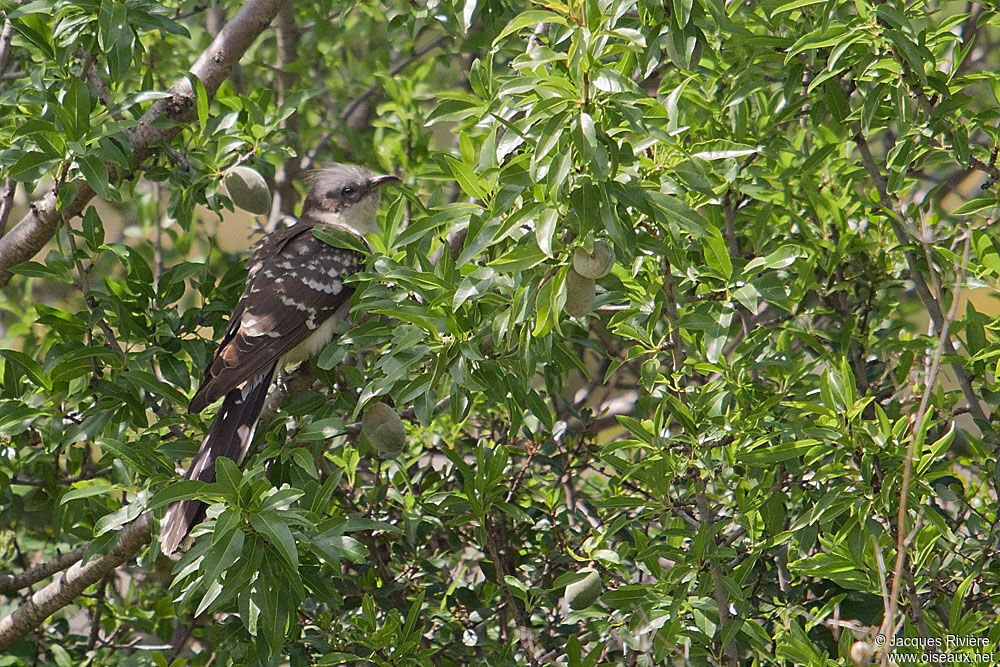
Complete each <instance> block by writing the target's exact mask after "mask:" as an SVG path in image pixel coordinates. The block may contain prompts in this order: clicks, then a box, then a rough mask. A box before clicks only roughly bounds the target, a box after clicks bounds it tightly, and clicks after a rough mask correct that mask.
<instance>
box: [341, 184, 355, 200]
mask: <svg viewBox="0 0 1000 667" xmlns="http://www.w3.org/2000/svg"><path fill="white" fill-rule="evenodd" d="M340 194H342V195H343V196H345V197H350V196H351V195H353V194H354V188H352V187H351V186H350V185H348V186H347V187H345V188H344V189H343V190H341V191H340Z"/></svg>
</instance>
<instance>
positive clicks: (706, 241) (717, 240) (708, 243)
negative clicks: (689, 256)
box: [701, 230, 733, 279]
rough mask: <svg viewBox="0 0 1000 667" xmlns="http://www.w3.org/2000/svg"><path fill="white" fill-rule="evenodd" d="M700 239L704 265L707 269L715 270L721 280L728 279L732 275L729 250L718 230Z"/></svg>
mask: <svg viewBox="0 0 1000 667" xmlns="http://www.w3.org/2000/svg"><path fill="white" fill-rule="evenodd" d="M712 231H713V233H711V234H709V235H708V236H705V237H704V238H703V239H702V247H701V250H702V253H703V254H704V256H705V263H706V264H707V265H708V266H709V268H712V269H715V270H716V271H718V272H719V274H721V275H722V277H723V278H726V279H728V278H730V277H731V276H732V274H733V261H732V259H731V258H730V257H729V249H728V248H727V247H726V241H725V239H723V238H722V234H721V233H719V231H718V230H712Z"/></svg>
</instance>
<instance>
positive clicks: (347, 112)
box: [299, 35, 451, 171]
mask: <svg viewBox="0 0 1000 667" xmlns="http://www.w3.org/2000/svg"><path fill="white" fill-rule="evenodd" d="M450 39H451V37H450V36H448V35H442V36H440V37H438V38H437V39H435V40H434V41H432V42H430V43H429V44H426V45H425V46H422V47H420V48H419V49H414V50H413V53H411V54H410V55H409V56H407V57H406V58H403V59H402V60H400V61H399V62H398V63H396V64H395V65H393V66H392V68H390V70H389V73H388V76H390V77H393V76H396V75H397V74H399V73H400V72H402V71H403V70H404V69H406V68H407V67H409V66H410V65H411V64H413V63H414V62H416V61H417V60H419V59H420V58H422V57H423V56H425V55H426V54H428V53H430V52H431V51H433V50H434V49H436V48H438V47H439V46H443V45H444V44H446V43H447V42H448V40H450ZM378 90H379V85H378V83H373V84H371V85H370V86H368V87H367V88H365V90H364V91H363V92H362V93H361V94H360V95H358V96H357V97H355V98H354V99H353V100H351V101H350V102H348V103H347V106H345V107H344V110H343V111H342V112H341V113H340V119H341V121H346V120H347V119H348V118H350V117H351V115H352V114H353V113H354V112H355V111H357V109H358V107H360V106H361V105H362V104H364V103H365V102H367V101H368V99H369V98H370V97H371V96H372V95H374V94H375V93H376V92H378ZM337 132H338V130H331V131H329V132H327V133H325V134H324V135H323V136H322V137H320V139H319V141H317V142H316V144H315V145H314V146H313V147H312V148H310V149H309V150H308V151H307V152H306V154H305V155H304V156H302V162H301V163H300V164H299V168H300V169H301V170H302V171H305V170H307V169H310V168H311V167H312V166H313V164H314V163H315V162H316V157H317V156H318V155H319V153H320V151H321V150H323V149H324V148H325V147H326V144H327V143H329V141H330V139H332V138H333V137H334V136H335V135H336V134H337Z"/></svg>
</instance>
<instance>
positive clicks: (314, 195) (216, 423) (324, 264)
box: [160, 164, 399, 555]
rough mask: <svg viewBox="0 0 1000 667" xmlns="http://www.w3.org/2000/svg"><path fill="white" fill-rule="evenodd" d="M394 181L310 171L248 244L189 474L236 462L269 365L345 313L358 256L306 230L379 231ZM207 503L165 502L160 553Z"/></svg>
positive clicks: (357, 172) (201, 395)
mask: <svg viewBox="0 0 1000 667" xmlns="http://www.w3.org/2000/svg"><path fill="white" fill-rule="evenodd" d="M398 181H399V178H398V177H396V176H392V175H386V176H376V175H375V174H373V173H372V172H370V171H368V170H367V169H363V168H361V167H356V166H353V165H343V164H335V165H332V166H331V167H329V168H327V169H322V170H319V171H317V172H315V173H314V174H313V175H312V177H311V180H310V183H309V189H308V193H307V195H306V200H305V202H304V203H303V205H302V213H301V215H300V216H299V218H298V220H297V221H296V222H295V223H294V224H292V225H291V226H288V227H286V228H284V229H280V230H277V231H274V232H272V233H270V234H268V235H267V236H265V237H264V238H262V239H261V240H260V241H258V242H257V243H256V244H254V247H253V250H254V252H253V256H252V257H251V258H250V261H249V263H248V265H247V267H248V268H247V284H246V289H245V290H244V291H243V296H241V297H240V300H239V302H237V304H236V308H235V309H234V310H233V314H232V316H231V317H230V318H229V327H228V328H227V329H226V333H225V335H224V336H223V337H222V341H221V342H220V343H219V347H218V348H217V349H216V351H215V355H214V356H213V357H212V360H211V362H210V363H209V364H208V368H206V369H205V376H204V378H203V379H202V381H201V388H200V389H198V392H197V393H196V394H195V395H194V398H192V399H191V404H190V406H189V407H188V411H189V412H191V413H198V412H201V411H202V410H204V409H205V408H206V407H207V406H208V405H210V404H211V403H213V402H215V401H216V400H218V399H219V398H223V397H224V398H223V401H222V405H221V406H220V407H219V411H218V412H217V413H216V415H215V419H214V420H213V421H212V425H211V426H210V427H209V429H208V434H207V435H206V436H205V440H204V442H202V445H201V448H200V449H199V450H198V453H197V454H196V455H195V457H194V459H193V460H192V462H191V467H190V468H189V469H188V471H187V474H186V475H185V478H186V479H196V480H201V481H204V482H212V481H214V480H215V461H216V459H217V458H218V457H220V456H225V457H228V458H230V459H232V460H233V461H235V462H236V463H237V464H238V463H240V462H241V461H242V460H243V457H244V456H245V455H246V453H247V450H248V449H249V448H250V442H251V440H252V439H253V434H254V429H255V427H256V425H257V419H258V417H259V416H260V411H261V408H263V406H264V399H265V398H266V396H267V391H268V388H269V387H270V385H271V378H272V377H273V375H274V372H275V369H278V370H280V369H281V368H282V367H283V366H284V365H285V364H288V363H293V362H296V361H301V360H303V359H306V358H308V357H309V356H311V355H313V354H315V353H317V352H318V351H319V350H321V349H322V348H323V347H324V346H325V345H326V344H327V343H328V342H330V340H331V339H332V337H333V331H334V327H335V326H336V324H337V322H338V321H339V320H342V319H343V318H345V317H346V316H347V311H348V308H349V302H350V298H351V292H352V290H351V288H350V286H349V285H345V284H344V277H345V276H348V275H350V274H351V273H353V272H355V271H358V270H359V269H360V268H361V266H362V263H363V261H364V257H363V256H362V255H361V254H360V253H358V252H356V251H352V250H344V249H342V248H339V247H334V246H332V245H329V244H327V243H325V242H324V241H322V240H320V239H319V238H317V237H316V236H315V235H314V234H313V229H314V228H317V227H321V226H323V225H326V226H329V227H334V228H337V229H340V230H343V231H346V232H349V233H351V234H354V235H355V236H357V237H360V238H362V239H363V238H364V235H365V234H366V233H369V232H377V230H378V223H377V220H376V212H377V210H378V201H379V191H380V188H381V187H382V186H383V185H385V184H386V183H392V182H398ZM204 509H205V505H204V503H202V502H200V501H198V500H185V501H181V502H176V503H174V504H172V505H171V506H170V507H169V508H168V509H167V513H166V516H165V517H164V519H163V524H162V526H163V529H162V531H161V533H160V547H161V549H162V550H163V553H165V554H167V555H170V554H172V553H173V552H174V551H175V550H176V549H177V546H178V545H179V544H180V542H181V541H182V540H183V539H184V538H185V537H186V536H187V534H188V532H189V531H190V530H191V528H192V527H193V526H194V525H195V524H196V523H198V522H199V521H200V520H201V518H202V516H203V515H204Z"/></svg>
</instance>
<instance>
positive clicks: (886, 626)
mask: <svg viewBox="0 0 1000 667" xmlns="http://www.w3.org/2000/svg"><path fill="white" fill-rule="evenodd" d="M971 239H972V236H971V235H970V234H967V235H966V237H965V247H964V249H963V251H962V264H961V266H960V267H956V274H957V275H956V279H955V289H954V290H953V292H952V295H951V308H950V309H949V310H948V314H947V316H946V317H945V319H944V321H943V322H942V325H941V333H940V334H939V336H940V337H939V339H938V346H937V349H936V350H935V351H934V361H933V363H932V364H931V370H930V374H929V375H928V377H927V380H926V383H925V385H926V386H925V387H924V395H923V397H922V398H921V399H920V407H919V408H918V410H917V414H916V415H914V416H913V418H912V420H913V424H912V426H913V428H912V430H913V432H912V433H911V435H910V441H909V443H908V444H907V446H906V459H905V460H904V461H903V479H902V482H901V483H900V490H899V511H898V512H897V514H896V565H895V567H894V568H893V572H892V590H891V591H890V592H889V603H888V608H887V610H886V615H885V619H884V620H883V621H882V629H881V631H882V634H884V635H887V636H892V634H893V627H894V624H895V622H896V610H897V608H898V606H899V593H900V589H901V586H902V582H903V567H904V566H905V564H906V554H907V550H908V547H909V542H910V539H911V538H910V536H908V535H907V533H906V515H907V501H908V500H909V493H910V478H911V476H912V474H913V457H914V454H915V452H914V448H915V447H916V442H917V429H919V428H920V427H921V424H922V423H923V421H924V418H925V415H926V414H927V410H928V406H929V405H930V398H931V393H932V392H933V391H934V385H935V384H936V381H937V376H938V371H939V370H940V368H941V357H942V355H943V354H944V351H945V348H946V347H947V345H946V343H947V341H948V329H949V327H950V326H951V323H952V322H953V321H954V319H955V313H957V312H958V303H959V301H960V299H959V297H960V296H961V294H962V285H963V284H965V269H966V265H967V263H968V261H969V246H970V244H971ZM914 530H915V529H914ZM888 660H889V652H888V651H886V652H884V653H883V655H882V664H883V665H887V664H888Z"/></svg>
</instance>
